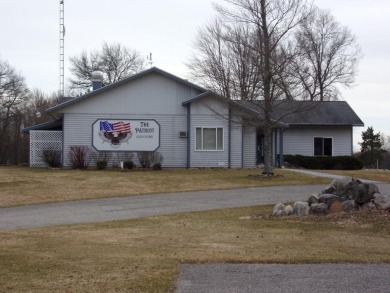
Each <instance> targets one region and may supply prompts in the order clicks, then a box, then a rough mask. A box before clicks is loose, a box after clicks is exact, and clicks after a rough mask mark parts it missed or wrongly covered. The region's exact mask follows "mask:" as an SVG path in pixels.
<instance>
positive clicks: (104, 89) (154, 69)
mask: <svg viewBox="0 0 390 293" xmlns="http://www.w3.org/2000/svg"><path fill="white" fill-rule="evenodd" d="M152 73H158V74H160V75H163V76H165V77H167V78H169V79H172V80H174V81H177V82H179V83H181V84H183V85H186V86H188V87H190V88H193V89H195V90H197V91H200V92H206V91H207V90H206V89H204V88H202V87H200V86H198V85H196V84H194V83H191V82H189V81H188V80H185V79H182V78H180V77H178V76H176V75H173V74H171V73H169V72H166V71H164V70H162V69H159V68H157V67H152V68H150V69H147V70H144V71H141V72H139V73H136V74H134V75H131V76H129V77H126V78H124V79H121V80H119V81H117V82H114V83H112V84H109V85H106V86H104V87H102V88H100V89H98V90H95V91H92V92H90V93H88V94H85V95H83V96H80V97H78V98H74V99H71V100H69V101H66V102H64V103H61V104H59V105H57V106H54V107H51V108H49V109H47V110H46V113H52V112H55V111H58V110H60V109H62V108H64V107H67V106H70V105H73V104H76V103H78V102H80V101H83V100H85V99H88V98H90V97H93V96H95V95H98V94H101V93H104V92H107V91H110V90H112V89H113V88H116V87H118V86H121V85H123V84H126V83H128V82H131V81H133V80H136V79H139V78H142V77H144V76H146V75H149V74H152ZM91 84H92V83H91Z"/></svg>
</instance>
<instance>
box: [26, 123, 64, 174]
mask: <svg viewBox="0 0 390 293" xmlns="http://www.w3.org/2000/svg"><path fill="white" fill-rule="evenodd" d="M62 137H63V135H62V131H50V130H31V131H30V167H38V168H45V167H48V166H47V164H46V163H45V161H44V159H43V151H45V150H54V151H59V152H60V153H61V154H62ZM61 161H62V158H61Z"/></svg>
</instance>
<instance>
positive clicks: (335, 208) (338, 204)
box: [329, 200, 344, 213]
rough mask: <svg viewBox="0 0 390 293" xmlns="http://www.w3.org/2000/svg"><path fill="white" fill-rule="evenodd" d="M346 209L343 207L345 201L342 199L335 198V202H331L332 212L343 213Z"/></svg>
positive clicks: (330, 208) (330, 209)
mask: <svg viewBox="0 0 390 293" xmlns="http://www.w3.org/2000/svg"><path fill="white" fill-rule="evenodd" d="M343 211H344V209H343V203H342V201H337V200H335V201H334V202H332V203H331V205H330V206H329V212H331V213H341V212H343Z"/></svg>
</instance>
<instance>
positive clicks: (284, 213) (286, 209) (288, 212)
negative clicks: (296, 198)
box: [282, 205, 294, 216]
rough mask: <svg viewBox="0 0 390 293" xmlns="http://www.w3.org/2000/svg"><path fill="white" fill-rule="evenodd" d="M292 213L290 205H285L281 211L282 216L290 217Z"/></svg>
mask: <svg viewBox="0 0 390 293" xmlns="http://www.w3.org/2000/svg"><path fill="white" fill-rule="evenodd" d="M293 212H294V209H293V207H292V206H290V205H286V206H285V207H284V209H283V211H282V216H290V215H292V214H293Z"/></svg>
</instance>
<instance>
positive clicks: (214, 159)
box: [190, 99, 229, 168]
mask: <svg viewBox="0 0 390 293" xmlns="http://www.w3.org/2000/svg"><path fill="white" fill-rule="evenodd" d="M227 118H228V111H227V110H226V109H225V107H223V105H221V104H218V102H216V101H214V100H212V99H203V100H202V102H199V101H195V102H193V103H191V139H190V153H191V154H190V157H191V163H190V165H191V167H194V168H197V167H210V168H211V167H228V166H229V155H228V154H229V147H228V143H229V140H228V135H229V132H228V126H229V125H228V119H227ZM197 127H203V128H208V127H216V128H217V127H221V128H223V150H222V151H218V150H216V151H203V150H196V128H197Z"/></svg>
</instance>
